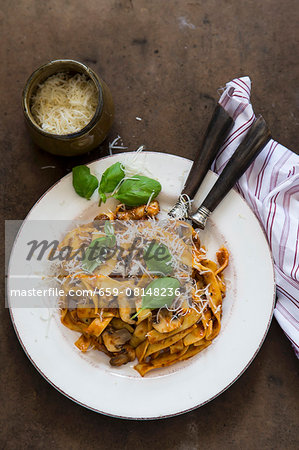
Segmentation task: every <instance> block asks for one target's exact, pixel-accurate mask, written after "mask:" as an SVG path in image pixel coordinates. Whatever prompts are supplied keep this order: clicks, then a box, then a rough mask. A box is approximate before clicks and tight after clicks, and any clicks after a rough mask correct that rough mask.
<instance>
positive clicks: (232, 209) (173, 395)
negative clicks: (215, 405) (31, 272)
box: [8, 152, 275, 419]
mask: <svg viewBox="0 0 299 450" xmlns="http://www.w3.org/2000/svg"><path fill="white" fill-rule="evenodd" d="M124 157H128V153H126V154H118V155H114V156H111V157H107V158H103V159H100V160H98V161H95V162H93V163H91V164H90V165H89V167H90V169H91V172H92V173H95V174H96V175H98V176H100V174H101V173H102V172H103V171H104V170H105V169H106V168H107V167H109V166H110V165H111V164H113V163H115V162H116V161H123V160H124ZM139 158H141V159H142V160H143V161H144V163H145V167H146V168H147V170H148V171H149V172H151V173H152V174H153V175H154V177H155V178H157V179H158V180H159V181H160V182H161V184H162V193H161V194H160V195H159V201H160V204H161V207H162V209H165V210H167V209H169V207H170V206H171V205H173V204H174V202H175V201H176V199H177V197H178V195H179V193H180V191H181V189H182V186H183V184H184V180H185V179H186V176H187V174H188V172H189V170H190V167H191V164H192V162H191V161H190V160H187V159H185V158H181V157H177V156H174V155H170V154H162V153H157V152H144V153H142V154H141V155H140V156H139ZM216 178H217V177H216V175H215V174H213V173H212V172H210V173H209V174H208V175H207V177H206V179H205V180H204V183H203V185H202V187H201V189H200V192H198V194H197V196H196V199H195V205H198V204H199V202H200V199H202V198H203V196H204V195H205V193H206V192H207V190H208V189H209V188H210V187H211V186H212V185H213V183H214V182H215V180H216ZM97 200H98V199H97V194H96V193H95V194H94V196H93V197H92V199H91V201H90V202H88V201H86V200H85V199H83V198H81V197H79V196H77V195H76V193H75V192H74V190H73V187H72V178H71V175H67V176H66V177H64V178H63V179H61V180H60V181H59V182H58V183H56V184H55V185H54V186H53V187H52V188H51V189H50V190H49V191H48V192H47V193H46V194H45V195H44V196H43V197H42V198H41V199H40V200H39V201H38V202H37V203H36V204H35V206H34V207H33V209H32V210H31V212H30V213H29V215H28V216H27V218H26V221H27V222H28V221H29V220H40V219H66V220H73V219H75V218H79V217H82V218H83V217H84V218H87V217H89V218H93V217H94V215H95V213H96V212H98V207H97ZM109 201H110V202H111V201H113V200H109ZM108 206H110V207H113V205H112V204H111V203H110V204H109V205H108ZM105 207H106V206H105ZM26 221H25V222H26ZM21 235H22V229H21V231H20V233H19V236H18V238H17V241H18V240H19V239H20V237H21ZM201 239H202V242H203V243H204V244H205V245H206V247H207V248H208V250H209V256H211V257H212V258H214V257H215V251H216V249H217V248H219V247H220V246H221V245H225V246H226V247H227V248H228V250H229V252H230V263H229V267H228V268H227V269H226V272H225V277H226V280H227V296H226V298H225V299H224V304H223V320H222V329H221V332H220V335H219V336H218V337H217V338H216V339H215V341H213V343H212V345H211V346H210V347H209V348H207V349H206V350H204V351H203V352H202V353H199V354H198V355H196V356H195V357H193V358H191V359H190V360H188V361H185V362H181V363H178V364H177V365H174V366H171V367H169V368H163V369H159V370H156V371H153V372H150V373H149V374H148V375H147V376H145V378H141V377H140V376H139V374H138V373H137V372H136V371H135V370H134V369H133V365H134V364H133V363H131V364H130V365H129V364H127V365H125V366H122V367H119V368H112V367H111V366H110V365H109V358H108V357H107V356H106V355H104V354H103V353H100V352H97V351H90V352H87V353H86V354H82V353H80V352H79V351H78V350H77V348H76V347H75V346H74V341H75V340H76V338H77V335H78V334H77V333H76V332H73V331H71V330H69V329H68V328H65V327H64V326H63V325H61V324H60V321H59V317H58V315H55V316H54V317H53V318H52V319H51V320H50V321H45V320H44V318H45V316H47V314H46V311H45V310H44V309H38V308H32V309H28V308H27V309H24V308H22V309H21V308H11V318H12V322H13V325H14V328H15V331H16V334H17V336H18V338H19V341H20V343H21V345H22V347H23V349H24V351H25V352H26V354H27V356H28V357H29V359H30V360H31V362H32V363H33V364H34V366H35V367H36V368H37V370H38V371H39V372H40V373H41V374H42V375H43V376H44V377H45V378H46V379H47V380H48V381H49V383H51V384H52V386H54V387H55V388H56V389H57V390H59V391H60V392H61V393H63V394H64V395H66V396H67V397H68V398H70V399H71V400H74V401H75V402H77V403H79V404H80V405H82V406H85V407H87V408H90V409H92V410H94V411H97V412H100V413H103V414H107V415H111V416H115V417H121V418H131V419H152V418H163V417H168V416H173V415H176V414H181V413H183V412H186V411H190V410H192V409H194V408H197V407H199V406H201V405H203V404H205V403H207V402H208V401H210V400H212V399H213V398H215V397H216V396H217V395H219V394H220V393H221V392H223V391H224V390H225V389H227V388H228V387H229V386H230V385H231V384H232V383H233V382H234V381H235V380H236V379H237V378H238V377H239V376H240V375H241V374H242V373H243V372H244V370H245V369H246V368H247V367H248V365H249V364H250V363H251V361H252V360H253V358H254V357H255V355H256V354H257V352H258V350H259V349H260V347H261V345H262V342H263V340H264V338H265V336H266V333H267V331H268V328H269V325H270V322H271V318H272V312H273V306H274V298H275V283H274V275H273V264H272V258H271V254H270V251H269V247H268V244H267V241H266V239H265V236H264V233H263V231H262V229H261V227H260V225H259V223H258V221H257V219H256V218H255V216H254V214H253V213H252V211H251V210H250V209H249V207H248V206H247V204H246V203H245V202H244V200H243V199H242V198H241V196H240V195H239V194H238V193H237V192H236V191H231V192H230V193H229V195H228V196H227V197H226V198H225V199H224V201H223V202H222V203H221V204H220V205H219V207H218V208H217V209H216V211H215V212H214V213H213V215H212V216H211V218H210V219H209V224H208V226H207V228H206V230H205V231H204V232H202V235H201ZM16 244H17V243H16ZM16 244H15V245H14V249H13V251H12V254H11V260H10V271H11V269H12V267H13V266H14V263H15V262H16V259H17V253H16V247H17V245H16ZM8 278H9V277H8ZM12 287H13V280H12V279H11V278H9V288H12Z"/></svg>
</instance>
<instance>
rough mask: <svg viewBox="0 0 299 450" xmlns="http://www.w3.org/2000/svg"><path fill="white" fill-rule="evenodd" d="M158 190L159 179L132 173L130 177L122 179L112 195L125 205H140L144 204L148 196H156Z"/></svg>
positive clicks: (159, 187)
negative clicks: (132, 175)
mask: <svg viewBox="0 0 299 450" xmlns="http://www.w3.org/2000/svg"><path fill="white" fill-rule="evenodd" d="M160 191H161V184H160V183H159V181H156V180H153V179H152V178H148V177H145V176H143V175H134V177H132V178H131V179H127V180H124V182H123V183H122V184H121V185H120V187H119V189H118V190H117V192H116V193H115V194H114V195H113V197H115V198H116V199H117V200H119V201H120V202H122V203H124V204H125V205H127V206H140V205H144V204H146V203H147V202H148V200H149V199H150V198H152V199H154V198H155V197H157V195H158V194H159V192H160Z"/></svg>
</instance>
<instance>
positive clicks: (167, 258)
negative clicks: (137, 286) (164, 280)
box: [143, 242, 173, 275]
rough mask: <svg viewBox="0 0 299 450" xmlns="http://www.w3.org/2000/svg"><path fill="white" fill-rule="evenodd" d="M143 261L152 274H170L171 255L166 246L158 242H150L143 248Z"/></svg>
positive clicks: (171, 268)
mask: <svg viewBox="0 0 299 450" xmlns="http://www.w3.org/2000/svg"><path fill="white" fill-rule="evenodd" d="M143 258H144V261H145V263H146V265H147V268H148V269H149V271H150V272H151V273H152V274H156V275H161V274H162V275H170V274H171V272H172V271H173V267H172V264H171V262H172V256H171V254H170V251H169V249H168V247H167V246H166V245H164V244H162V243H159V242H152V243H151V244H150V245H149V246H148V247H147V248H145V250H144V254H143Z"/></svg>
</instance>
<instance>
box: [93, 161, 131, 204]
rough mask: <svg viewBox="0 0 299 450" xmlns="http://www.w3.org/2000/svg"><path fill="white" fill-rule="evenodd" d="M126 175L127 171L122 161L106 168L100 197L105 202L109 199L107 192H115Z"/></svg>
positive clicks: (101, 182) (100, 188) (101, 183)
mask: <svg viewBox="0 0 299 450" xmlns="http://www.w3.org/2000/svg"><path fill="white" fill-rule="evenodd" d="M124 176H125V172H124V169H123V166H122V164H121V163H120V162H117V163H115V164H113V165H112V166H110V167H108V169H106V170H105V172H104V173H103V175H102V178H101V181H100V186H99V194H100V198H101V200H103V202H104V203H105V201H106V200H107V197H106V194H108V193H110V192H113V191H114V189H115V188H116V187H117V185H118V184H119V183H120V181H121V180H122V179H123V178H124Z"/></svg>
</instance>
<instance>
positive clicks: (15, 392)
mask: <svg viewBox="0 0 299 450" xmlns="http://www.w3.org/2000/svg"><path fill="white" fill-rule="evenodd" d="M298 16H299V14H298V2H297V1H296V0H284V1H283V2H282V1H280V0H264V1H263V2H258V1H256V0H249V1H246V2H245V1H240V0H223V1H219V0H218V1H217V0H209V1H206V0H199V1H198V0H189V1H187V0H176V1H175V0H164V1H163V0H86V1H79V0H64V1H59V0H52V1H51V0H50V1H44V0H18V1H17V0H1V2H0V23H1V69H0V70H1V115H2V118H1V124H0V126H1V154H2V157H1V183H2V187H1V194H2V199H1V200H2V202H1V208H2V210H3V213H2V216H3V217H4V218H5V219H23V218H24V217H25V216H26V214H27V213H28V211H29V210H30V208H31V207H32V206H33V205H34V203H35V202H36V201H37V199H38V198H39V197H40V196H41V195H42V194H43V193H44V192H45V191H46V190H47V189H48V188H49V187H50V186H51V185H52V184H53V183H54V182H55V181H57V180H58V179H59V178H61V177H62V176H63V175H65V174H66V173H68V172H69V171H70V170H71V168H72V167H73V166H74V165H77V164H78V163H86V162H88V161H92V160H94V159H97V158H100V157H101V156H105V155H107V153H108V142H109V140H110V141H111V140H112V139H114V138H115V137H116V136H117V135H118V134H119V135H120V136H121V137H122V139H123V142H124V144H125V145H126V146H128V147H129V149H131V150H135V149H136V148H137V147H138V146H139V145H141V144H144V145H145V146H146V148H147V149H153V150H157V151H160V152H168V153H174V154H176V155H181V156H185V157H187V158H193V157H194V155H195V151H196V148H197V145H198V140H199V137H200V136H201V133H202V131H203V130H204V129H205V127H206V125H207V122H208V120H209V117H210V114H211V111H212V109H213V106H214V104H215V102H216V101H217V99H218V94H217V89H218V88H219V87H221V86H224V85H225V83H226V82H227V81H229V80H231V79H232V78H234V77H236V76H241V75H249V76H250V77H251V80H252V84H253V89H252V101H253V104H254V108H255V111H256V112H259V113H262V114H263V116H264V117H265V119H266V120H267V122H268V124H269V126H270V128H271V130H272V132H273V136H274V138H275V139H277V140H279V141H280V142H281V143H282V144H284V145H286V146H287V147H290V148H292V149H294V148H295V144H296V137H297V135H298V115H297V113H298V103H299V91H298V75H299V74H298V19H299V17H298ZM55 58H74V59H77V60H79V61H82V62H84V63H86V64H88V65H90V66H91V67H92V68H93V69H95V71H96V72H98V73H99V74H100V75H101V76H102V77H103V78H104V79H105V80H106V82H107V83H108V84H109V86H110V88H111V91H112V94H113V97H114V100H115V105H116V117H115V123H114V126H113V128H112V130H111V133H110V135H109V137H108V139H107V141H106V142H105V143H104V144H103V145H101V146H100V148H98V149H96V150H95V151H93V152H91V153H90V154H88V155H85V156H83V157H80V158H70V159H66V158H59V157H54V156H51V155H50V154H47V153H44V152H42V151H41V150H39V149H38V148H36V147H35V146H34V145H33V144H32V142H31V141H30V139H29V137H28V134H27V131H26V129H25V125H24V122H23V116H22V110H21V101H20V99H21V92H22V88H23V86H24V83H25V81H26V79H27V77H28V76H29V75H30V73H31V72H32V71H33V70H34V69H36V68H37V67H38V66H39V65H41V64H42V63H44V62H46V61H48V60H50V59H55ZM296 115H297V116H296ZM136 116H138V117H141V118H142V121H137V120H136ZM44 166H55V168H52V169H51V168H49V169H44V170H42V167H44ZM3 297H4V287H3ZM0 333H1V335H0V346H1V366H2V367H1V382H0V386H1V427H0V429H1V438H0V445H1V448H6V449H23V448H24V449H26V448H43V449H44V448H46V449H48V448H53V449H54V448H55V449H62V448H67V449H68V448H70V449H82V448H84V449H85V448H86V449H92V448H98V449H118V448H119V449H129V448H136V449H152V448H158V449H160V448H161V449H162V448H163V449H180V450H183V449H199V448H203V449H219V448H220V449H222V448H223V449H226V448H227V449H239V448H245V449H265V448H267V449H280V448H283V449H292V448H296V447H297V448H298V429H296V422H297V419H298V395H297V393H298V384H297V378H296V376H297V374H296V370H297V360H296V358H295V356H294V353H293V351H292V349H291V347H290V344H289V342H288V341H287V339H286V338H285V336H284V335H283V333H282V331H281V329H280V328H279V326H278V325H277V323H276V322H275V320H274V321H273V323H272V325H271V328H270V331H269V334H268V336H267V338H266V341H265V343H264V345H263V347H262V349H261V350H260V352H259V354H258V355H257V357H256V358H255V360H254V361H253V363H252V364H251V366H250V367H249V368H248V370H247V371H246V372H245V373H244V375H242V376H241V378H240V379H239V380H238V381H237V382H236V383H235V384H234V385H233V386H232V387H231V388H230V389H229V390H227V391H226V392H225V393H224V394H222V395H221V396H220V397H218V398H216V399H215V400H214V401H212V402H211V403H209V404H207V405H206V406H204V407H202V408H200V409H197V410H195V411H193V412H190V413H188V414H185V415H182V416H178V417H174V418H170V419H167V420H161V421H152V422H136V421H126V420H119V419H113V418H109V417H105V416H102V415H99V414H96V413H94V412H91V411H88V410H86V409H84V408H82V407H80V406H78V405H76V404H75V403H73V402H71V401H70V400H68V399H67V398H65V397H63V396H62V395H61V394H59V393H58V392H57V391H56V390H55V389H54V388H52V387H51V386H50V385H49V384H48V383H47V382H46V381H45V380H44V379H43V378H42V377H41V376H40V375H39V373H38V372H37V371H36V370H35V369H34V367H33V366H32V365H31V363H30V362H29V360H28V359H27V357H26V356H25V353H24V352H23V350H22V348H21V346H20V344H19V343H18V340H17V338H16V336H15V333H14V330H13V328H12V325H11V322H10V318H9V313H8V311H7V309H5V308H2V310H1V327H0ZM200 388H202V386H201V387H200ZM99 389H101V386H99ZM134 401H138V399H134V396H133V397H132V402H134ZM158 403H159V399H158V398H157V404H158Z"/></svg>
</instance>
